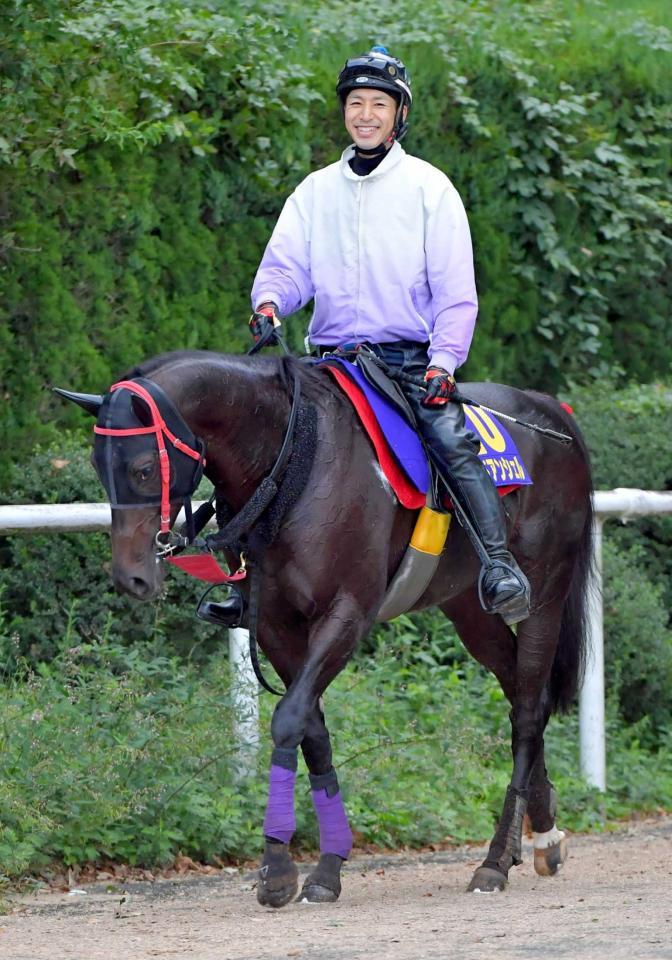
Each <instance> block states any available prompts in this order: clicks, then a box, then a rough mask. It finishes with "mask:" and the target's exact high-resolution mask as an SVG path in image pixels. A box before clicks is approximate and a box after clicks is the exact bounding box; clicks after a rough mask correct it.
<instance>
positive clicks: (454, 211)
mask: <svg viewBox="0 0 672 960" xmlns="http://www.w3.org/2000/svg"><path fill="white" fill-rule="evenodd" d="M425 248H426V251H427V277H428V280H429V285H430V288H431V291H432V301H433V304H434V328H433V334H432V343H431V346H430V348H429V360H430V363H431V364H433V365H434V366H437V367H443V368H444V369H445V370H447V371H448V372H449V373H454V372H455V370H456V368H457V367H459V366H460V365H461V364H463V363H464V361H465V360H466V359H467V354H468V353H469V346H470V344H471V338H472V335H473V332H474V325H475V323H476V314H477V313H478V299H477V296H476V283H475V280H474V256H473V252H472V248H471V234H470V232H469V222H468V220H467V214H466V213H465V210H464V206H463V204H462V200H461V199H460V195H459V194H458V192H457V190H455V188H454V187H453V186H452V184H449V185H448V186H447V187H446V189H445V190H444V191H443V192H442V195H441V197H440V199H439V202H438V203H437V204H436V206H435V207H434V209H433V210H432V212H431V214H430V216H429V217H428V220H427V227H426V233H425Z"/></svg>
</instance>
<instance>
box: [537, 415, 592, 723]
mask: <svg viewBox="0 0 672 960" xmlns="http://www.w3.org/2000/svg"><path fill="white" fill-rule="evenodd" d="M567 423H568V426H571V428H572V429H571V432H572V434H573V435H574V439H575V442H577V443H578V444H579V446H580V449H581V452H582V454H583V456H584V457H585V460H586V467H587V469H588V471H589V475H590V456H589V454H588V449H587V447H586V445H585V442H584V440H583V437H582V436H581V434H580V432H579V430H578V428H577V426H576V423H575V422H574V421H573V419H572V418H571V416H569V415H567ZM589 487H590V488H589V490H588V494H587V498H586V500H587V502H586V516H585V520H584V524H583V530H582V531H581V536H580V539H579V545H578V550H577V554H576V558H575V561H574V571H573V573H572V580H571V586H570V588H569V594H568V595H567V599H566V600H565V605H564V607H563V610H562V619H561V621H560V637H559V640H558V648H557V650H556V653H555V659H554V661H553V666H552V668H551V676H550V679H549V684H548V691H549V694H550V703H551V709H552V711H553V712H554V713H558V712H560V713H562V712H565V711H567V710H569V708H570V707H571V705H572V703H573V701H574V698H575V696H576V693H577V690H578V687H579V684H580V683H581V680H582V679H583V670H584V666H585V660H586V653H587V650H588V641H589V637H588V626H589V624H588V594H589V593H590V590H591V581H592V575H593V497H592V494H593V489H592V482H591V483H590V485H589Z"/></svg>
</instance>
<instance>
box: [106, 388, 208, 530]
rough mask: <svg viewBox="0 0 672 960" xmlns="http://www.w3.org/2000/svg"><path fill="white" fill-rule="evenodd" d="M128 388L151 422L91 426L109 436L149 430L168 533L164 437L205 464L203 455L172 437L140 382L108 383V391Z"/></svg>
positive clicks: (167, 470)
mask: <svg viewBox="0 0 672 960" xmlns="http://www.w3.org/2000/svg"><path fill="white" fill-rule="evenodd" d="M122 389H123V390H130V392H131V393H134V394H135V395H136V396H138V397H140V398H141V399H142V400H144V401H145V403H146V404H147V406H148V407H149V411H150V413H151V416H152V424H151V426H149V427H131V428H128V429H124V430H115V429H111V428H108V427H99V426H97V425H96V426H95V427H94V428H93V430H94V433H100V434H103V435H104V436H112V437H138V436H141V435H142V434H147V433H153V434H154V435H155V437H156V445H157V447H158V450H159V467H160V470H161V533H168V531H169V530H170V460H169V458H168V450H167V448H166V441H165V439H164V437H166V438H167V439H168V440H169V442H170V443H171V444H172V445H173V446H174V447H175V448H176V449H177V450H179V451H180V452H181V453H186V455H187V456H188V457H192V459H194V460H199V461H200V460H202V461H203V463H204V464H205V457H204V456H203V454H202V453H201V452H200V451H198V450H192V448H191V447H189V446H187V444H186V443H184V442H183V441H182V440H180V438H179V437H176V436H175V434H174V433H173V432H172V430H169V429H168V427H167V425H166V422H165V420H164V419H163V417H162V416H161V412H160V411H159V408H158V406H157V404H156V401H155V400H154V398H153V397H152V396H151V394H150V393H148V392H147V390H145V388H144V387H141V386H140V384H138V383H134V382H133V381H132V380H120V381H119V383H114V384H112V386H111V387H110V393H112V392H113V391H114V390H122Z"/></svg>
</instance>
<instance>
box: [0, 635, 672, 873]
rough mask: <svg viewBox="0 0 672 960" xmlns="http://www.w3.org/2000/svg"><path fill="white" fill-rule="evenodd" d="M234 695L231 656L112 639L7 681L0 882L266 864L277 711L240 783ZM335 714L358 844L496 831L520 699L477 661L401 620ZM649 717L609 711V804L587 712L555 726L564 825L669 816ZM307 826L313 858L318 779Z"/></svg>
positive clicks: (304, 810)
mask: <svg viewBox="0 0 672 960" xmlns="http://www.w3.org/2000/svg"><path fill="white" fill-rule="evenodd" d="M408 622H409V623H410V621H408ZM404 637H406V639H404ZM445 650H446V648H445V644H444V647H443V653H444V654H445ZM233 694H234V691H232V689H231V683H230V679H229V671H228V663H227V660H226V658H225V657H224V656H223V655H218V656H215V657H213V658H212V660H211V661H210V663H209V664H208V665H207V667H206V668H205V669H201V670H197V669H196V668H195V667H194V666H193V665H190V664H189V663H184V662H183V661H179V660H178V659H177V658H172V659H171V658H166V657H163V656H153V655H152V653H151V651H149V650H146V651H144V652H143V651H142V650H141V649H140V648H134V649H131V650H129V649H128V648H125V647H121V646H117V645H114V644H97V645H96V644H92V645H89V646H88V647H87V646H80V647H77V648H73V649H71V650H70V651H68V652H66V653H64V654H62V655H61V656H59V658H57V660H55V661H54V662H53V663H52V664H51V665H49V666H48V667H47V666H43V667H41V668H40V669H39V671H33V670H28V669H27V668H26V669H25V670H24V671H23V672H20V673H19V674H17V675H15V676H13V677H11V678H6V679H5V681H4V683H3V684H2V685H1V686H0V717H1V718H2V720H1V722H2V726H1V728H0V739H1V740H2V761H1V765H0V824H1V825H0V873H2V875H3V876H4V877H6V878H17V877H20V876H22V875H25V874H27V873H30V872H33V873H34V872H39V871H40V870H43V869H45V868H47V867H48V866H49V865H50V864H51V863H53V862H58V863H61V864H65V865H73V864H81V863H84V862H87V861H94V862H95V861H98V862H103V861H105V860H116V861H123V862H126V863H130V864H137V865H143V866H157V865H162V864H163V865H165V864H167V863H169V862H171V861H172V859H173V858H174V857H175V856H176V854H177V853H178V852H181V853H183V854H186V855H188V856H191V857H193V858H195V859H199V860H204V861H210V862H211V861H212V860H213V858H215V857H221V858H251V857H256V856H257V855H258V853H259V849H260V846H261V823H262V819H263V813H264V805H265V799H266V780H267V765H268V756H269V747H270V737H269V736H268V733H267V731H268V724H269V719H270V713H271V711H272V709H273V706H274V701H272V700H271V698H270V697H269V698H263V699H262V721H261V730H262V734H261V738H262V742H261V744H260V750H259V754H258V769H257V773H256V775H253V776H251V777H250V778H248V779H246V780H245V781H244V782H243V783H238V782H237V781H236V777H235V771H236V765H237V763H238V761H239V755H238V751H237V748H236V746H235V744H234V742H233V733H232V722H231V721H232V703H233ZM326 710H327V719H328V722H329V725H330V728H331V730H332V734H333V742H334V756H335V763H336V765H337V768H338V770H339V776H340V779H341V781H342V786H343V792H344V795H345V799H346V803H347V806H348V809H349V812H350V815H351V818H352V824H353V828H354V829H355V831H356V834H357V837H358V839H359V840H360V841H361V842H367V843H372V844H376V845H380V846H388V847H389V846H393V847H398V846H400V845H409V846H414V845H415V846H418V845H422V844H427V843H437V842H444V841H447V840H448V841H456V842H457V841H465V840H483V839H486V838H488V837H489V836H490V834H491V832H492V829H493V825H494V821H495V818H496V817H497V815H498V813H499V808H500V804H501V802H502V798H503V794H504V790H505V787H506V784H507V782H508V779H509V776H510V748H509V730H508V717H507V714H508V705H507V704H506V703H505V701H504V699H503V696H502V693H501V691H500V689H499V686H498V685H497V683H496V682H495V681H494V680H493V679H492V678H490V677H489V676H487V675H486V674H485V673H484V672H483V671H482V670H481V669H480V668H479V667H478V666H477V665H476V664H474V663H472V662H471V661H470V660H466V659H463V658H462V659H458V660H456V661H453V662H452V663H450V664H449V663H445V664H442V663H441V662H439V659H438V658H437V656H436V655H435V654H433V653H432V646H431V643H429V642H419V641H418V638H417V637H416V638H415V640H413V638H412V631H411V630H410V629H408V628H407V627H404V618H402V621H401V623H399V622H398V623H397V624H396V625H395V628H394V630H388V631H387V634H386V635H385V634H383V635H382V640H381V637H380V636H379V639H378V642H377V644H376V645H375V647H374V649H373V650H372V651H370V652H369V653H368V654H366V655H363V656H361V657H360V659H359V661H358V662H357V663H355V664H353V665H351V666H350V667H349V668H348V669H347V670H346V671H345V672H344V673H343V674H342V675H341V676H340V677H339V678H338V680H337V681H336V682H335V683H334V684H333V685H332V687H330V689H329V691H328V693H327V697H326ZM644 725H645V721H642V722H641V723H640V724H638V725H637V726H631V727H628V726H625V725H624V724H623V723H622V722H621V721H619V720H618V719H617V718H616V717H611V718H610V727H609V741H608V742H609V748H610V752H609V779H610V787H609V792H608V793H607V794H606V795H605V796H601V795H599V794H598V793H597V792H596V791H593V790H590V789H589V788H587V787H586V786H585V784H583V783H582V781H581V779H580V776H579V773H578V748H577V743H578V730H577V720H576V717H574V716H571V717H568V718H563V719H556V720H553V721H552V722H551V728H550V732H549V735H548V751H547V756H548V761H549V762H548V766H549V772H550V774H551V777H552V778H553V779H554V781H555V783H556V785H557V787H558V792H559V797H560V814H559V817H560V822H561V824H562V826H567V827H569V828H570V829H573V830H595V829H601V828H602V827H603V826H604V824H605V820H608V819H610V818H622V817H624V816H628V815H629V814H630V813H631V812H633V811H635V810H645V811H652V810H656V809H659V808H661V807H663V808H664V807H667V808H669V807H670V806H672V741H671V738H669V737H668V738H667V739H666V740H664V741H663V742H662V743H661V745H660V746H659V748H658V749H657V750H656V751H655V752H651V751H647V750H645V749H644V748H643V747H642V746H641V740H642V735H643V734H644V733H645V732H646V731H645V730H644V729H643V727H644ZM297 819H298V830H297V843H298V844H299V845H300V846H301V847H302V848H304V849H306V850H312V849H315V846H316V842H317V837H316V828H315V823H314V817H313V814H312V808H311V804H310V801H309V788H308V782H307V777H306V776H305V774H302V775H301V776H300V778H299V786H298V789H297Z"/></svg>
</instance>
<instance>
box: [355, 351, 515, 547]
mask: <svg viewBox="0 0 672 960" xmlns="http://www.w3.org/2000/svg"><path fill="white" fill-rule="evenodd" d="M370 346H371V349H372V350H373V352H374V353H375V354H376V355H377V356H379V357H380V358H381V360H384V361H385V363H386V364H387V365H388V366H389V367H391V368H392V369H394V370H397V371H400V372H403V373H407V374H410V375H411V376H413V377H415V378H416V379H422V377H423V376H424V374H425V371H426V369H427V362H428V359H427V345H426V344H422V343H411V342H409V341H398V342H395V343H379V344H372V345H370ZM403 389H404V393H405V394H406V396H407V398H408V400H409V402H410V404H411V407H412V409H413V413H414V415H415V418H416V421H417V424H418V428H419V430H420V433H421V434H422V436H423V439H424V440H425V443H426V444H427V447H428V448H429V451H430V453H431V456H432V458H433V459H434V460H435V462H436V463H437V465H438V467H439V469H440V470H441V471H442V472H444V473H445V474H447V476H448V479H449V482H450V485H451V487H452V489H453V491H454V493H455V495H456V496H457V498H458V500H459V502H460V505H461V506H462V507H463V508H464V510H465V511H466V513H467V516H468V517H469V520H470V521H471V523H472V524H473V526H474V527H475V528H476V532H477V533H478V535H479V537H480V539H481V541H482V543H483V546H484V547H485V550H486V552H487V553H488V555H489V556H494V555H496V554H498V553H502V552H503V551H505V550H506V549H507V536H506V518H505V514H504V508H503V506H502V502H501V498H500V496H499V494H498V493H497V490H496V488H495V485H494V483H493V482H492V479H491V477H490V474H489V473H488V471H487V470H486V469H485V467H484V466H483V464H482V463H481V461H480V460H479V458H478V449H479V446H480V440H479V439H478V436H477V435H476V434H475V433H474V432H473V431H472V430H469V429H467V427H466V426H465V420H464V410H463V408H462V404H461V403H454V402H452V401H450V402H449V403H446V404H444V405H443V406H431V407H424V406H423V405H422V403H421V400H422V397H423V396H424V394H423V391H421V390H420V389H417V388H414V387H412V386H406V385H404V388H403Z"/></svg>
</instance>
